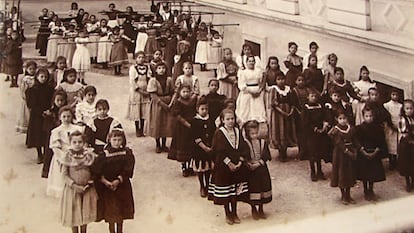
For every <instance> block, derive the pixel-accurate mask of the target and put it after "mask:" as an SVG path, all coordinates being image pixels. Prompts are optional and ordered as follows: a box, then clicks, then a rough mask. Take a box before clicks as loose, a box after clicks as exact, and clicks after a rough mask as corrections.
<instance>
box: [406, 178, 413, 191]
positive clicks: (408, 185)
mask: <svg viewBox="0 0 414 233" xmlns="http://www.w3.org/2000/svg"><path fill="white" fill-rule="evenodd" d="M405 185H406V190H407V192H411V190H412V188H413V177H411V176H406V177H405Z"/></svg>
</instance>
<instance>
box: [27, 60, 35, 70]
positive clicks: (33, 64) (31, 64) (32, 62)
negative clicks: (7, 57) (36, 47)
mask: <svg viewBox="0 0 414 233" xmlns="http://www.w3.org/2000/svg"><path fill="white" fill-rule="evenodd" d="M31 66H34V68H35V69H37V63H36V62H35V61H28V62H27V63H26V69H27V68H29V67H31Z"/></svg>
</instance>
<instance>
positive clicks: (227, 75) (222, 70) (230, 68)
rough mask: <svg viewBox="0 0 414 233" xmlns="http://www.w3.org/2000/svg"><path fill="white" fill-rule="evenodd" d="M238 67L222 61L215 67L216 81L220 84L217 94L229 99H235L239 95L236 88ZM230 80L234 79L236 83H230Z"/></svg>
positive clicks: (231, 62)
mask: <svg viewBox="0 0 414 233" xmlns="http://www.w3.org/2000/svg"><path fill="white" fill-rule="evenodd" d="M238 69H239V67H238V66H237V64H236V62H234V61H233V60H231V61H222V62H221V63H220V64H219V65H218V67H217V79H218V80H219V83H220V88H219V90H218V93H219V94H221V95H225V96H226V97H227V98H229V99H234V100H235V99H237V96H238V95H239V89H238V87H237V79H238V78H237V71H238ZM231 78H234V79H235V80H236V82H232V81H231Z"/></svg>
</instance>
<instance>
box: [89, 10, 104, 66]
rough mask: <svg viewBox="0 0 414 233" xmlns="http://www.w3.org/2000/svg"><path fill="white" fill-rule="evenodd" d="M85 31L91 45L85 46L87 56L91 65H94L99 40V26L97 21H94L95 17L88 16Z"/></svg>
mask: <svg viewBox="0 0 414 233" xmlns="http://www.w3.org/2000/svg"><path fill="white" fill-rule="evenodd" d="M86 30H87V31H88V33H89V40H90V42H91V43H89V44H88V45H87V47H88V50H89V56H91V57H90V59H91V64H96V63H97V60H96V57H97V56H98V41H99V39H100V38H101V36H100V35H99V32H100V25H99V21H97V20H96V16H95V15H91V16H89V20H88V22H87V23H86Z"/></svg>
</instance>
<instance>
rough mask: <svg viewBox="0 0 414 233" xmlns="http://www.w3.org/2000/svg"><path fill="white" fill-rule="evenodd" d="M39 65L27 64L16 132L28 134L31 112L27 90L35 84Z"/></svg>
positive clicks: (21, 90) (21, 86) (21, 88)
mask: <svg viewBox="0 0 414 233" xmlns="http://www.w3.org/2000/svg"><path fill="white" fill-rule="evenodd" d="M36 69H37V64H36V62H34V61H29V62H27V63H26V71H25V76H24V77H23V79H22V80H21V83H20V96H21V97H22V100H21V103H20V110H19V118H18V119H17V124H16V131H17V132H19V133H26V132H27V125H28V124H29V119H30V110H29V108H28V107H27V104H26V90H27V89H29V88H31V87H33V85H34V84H35V77H34V76H35V73H36Z"/></svg>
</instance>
